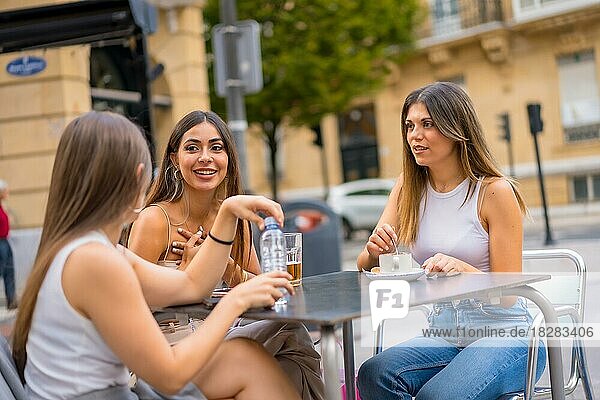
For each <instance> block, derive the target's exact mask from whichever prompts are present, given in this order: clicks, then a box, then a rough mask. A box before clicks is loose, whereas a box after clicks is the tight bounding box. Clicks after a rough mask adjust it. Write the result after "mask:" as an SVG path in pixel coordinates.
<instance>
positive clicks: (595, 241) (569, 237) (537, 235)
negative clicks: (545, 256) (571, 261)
mask: <svg viewBox="0 0 600 400" xmlns="http://www.w3.org/2000/svg"><path fill="white" fill-rule="evenodd" d="M551 223H552V233H553V238H554V239H555V243H554V245H552V246H550V247H554V248H568V249H572V250H575V251H577V252H578V253H579V254H581V255H582V257H583V258H584V260H585V262H586V266H587V270H588V276H587V285H586V286H587V287H586V289H587V296H586V297H587V299H586V300H587V304H586V309H585V321H586V322H588V323H600V296H598V293H600V251H599V250H600V217H597V216H592V217H590V216H587V217H585V218H583V217H582V218H573V217H570V218H562V219H557V220H556V221H551ZM544 232H545V228H544V224H543V223H542V221H536V222H527V223H526V224H525V244H524V247H525V249H542V248H545V247H544V241H545V234H544ZM367 237H368V233H367V232H357V233H356V234H355V235H354V237H353V239H352V240H351V241H347V242H346V243H344V246H343V251H342V258H343V265H344V269H345V270H355V268H356V256H357V255H358V253H359V252H360V251H361V250H362V248H363V246H364V244H365V243H366V240H367ZM419 314H420V313H419ZM419 314H416V313H410V314H409V316H408V317H406V318H405V319H402V320H397V321H390V323H388V324H387V325H386V331H385V334H386V336H385V345H386V346H390V345H393V344H394V343H398V342H401V341H403V340H405V339H408V338H410V337H412V336H414V335H416V334H418V333H419V330H420V328H421V327H424V326H425V325H426V319H425V317H424V316H423V315H419ZM354 334H355V346H356V366H357V368H358V366H359V365H360V364H361V363H362V362H363V361H364V360H365V359H366V358H368V357H369V356H370V355H371V354H372V350H373V349H372V347H371V346H372V343H373V334H372V331H371V328H370V321H369V320H368V319H367V318H363V320H361V321H357V322H355V324H354ZM595 335H596V336H597V335H600V332H596V333H595ZM590 344H592V345H594V347H592V346H589V345H588V347H587V350H586V351H587V356H588V364H589V373H590V376H591V378H592V382H593V386H594V392H595V394H596V395H597V396H598V395H600V341H596V342H595V343H593V342H591V343H590ZM565 368H566V367H565ZM565 373H567V372H566V371H565ZM544 382H548V376H547V371H546V372H545V373H544V376H543V377H542V384H543V383H544ZM568 399H571V400H579V399H584V396H583V392H582V391H581V388H580V387H578V389H577V390H576V391H575V392H574V393H573V394H572V395H571V396H569V397H568Z"/></svg>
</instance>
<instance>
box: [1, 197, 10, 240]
mask: <svg viewBox="0 0 600 400" xmlns="http://www.w3.org/2000/svg"><path fill="white" fill-rule="evenodd" d="M8 228H9V226H8V215H6V212H5V211H4V208H2V205H1V204H0V239H6V238H7V237H8Z"/></svg>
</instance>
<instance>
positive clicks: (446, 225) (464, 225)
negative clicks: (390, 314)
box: [411, 179, 490, 272]
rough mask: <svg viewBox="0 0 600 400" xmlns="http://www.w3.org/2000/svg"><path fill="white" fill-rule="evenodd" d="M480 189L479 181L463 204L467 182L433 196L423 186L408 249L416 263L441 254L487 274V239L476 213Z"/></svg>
mask: <svg viewBox="0 0 600 400" xmlns="http://www.w3.org/2000/svg"><path fill="white" fill-rule="evenodd" d="M480 189H481V179H479V180H478V181H477V184H476V186H475V191H474V193H473V194H472V196H471V197H469V198H468V199H467V201H466V202H465V198H466V196H467V192H468V190H469V180H468V179H465V180H464V181H462V182H461V183H460V184H459V185H458V186H457V187H455V188H454V189H453V190H452V191H450V192H448V193H438V192H436V191H435V190H434V189H433V187H431V184H430V183H429V182H427V193H426V195H424V196H423V198H422V200H421V205H420V214H419V215H420V220H419V231H418V233H417V240H416V241H415V243H414V244H413V246H412V247H411V252H412V255H413V258H414V259H415V261H416V262H418V263H419V264H423V262H425V260H427V259H428V258H429V257H431V256H433V255H435V254H436V253H443V254H446V255H449V256H451V257H455V258H457V259H459V260H462V261H464V262H466V263H468V264H470V265H472V266H474V267H475V268H477V269H479V270H480V271H483V272H488V271H489V270H490V250H489V241H490V240H489V235H488V233H487V232H486V231H485V229H483V226H482V225H481V221H480V220H479V216H478V213H477V204H478V199H479V192H480ZM463 202H464V204H463Z"/></svg>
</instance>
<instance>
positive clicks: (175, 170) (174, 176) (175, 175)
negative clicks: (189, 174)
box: [173, 167, 183, 181]
mask: <svg viewBox="0 0 600 400" xmlns="http://www.w3.org/2000/svg"><path fill="white" fill-rule="evenodd" d="M173 169H174V171H173V178H174V179H175V180H176V181H180V180H182V179H183V175H182V174H181V171H180V170H179V168H177V167H173ZM178 172H179V176H177V173H178Z"/></svg>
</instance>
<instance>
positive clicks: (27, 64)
mask: <svg viewBox="0 0 600 400" xmlns="http://www.w3.org/2000/svg"><path fill="white" fill-rule="evenodd" d="M45 69H46V60H44V59H43V58H40V57H35V56H25V57H20V58H17V59H15V60H12V61H11V62H9V63H8V65H7V66H6V72H8V73H9V74H11V75H16V76H31V75H35V74H38V73H40V72H42V71H43V70H45Z"/></svg>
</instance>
